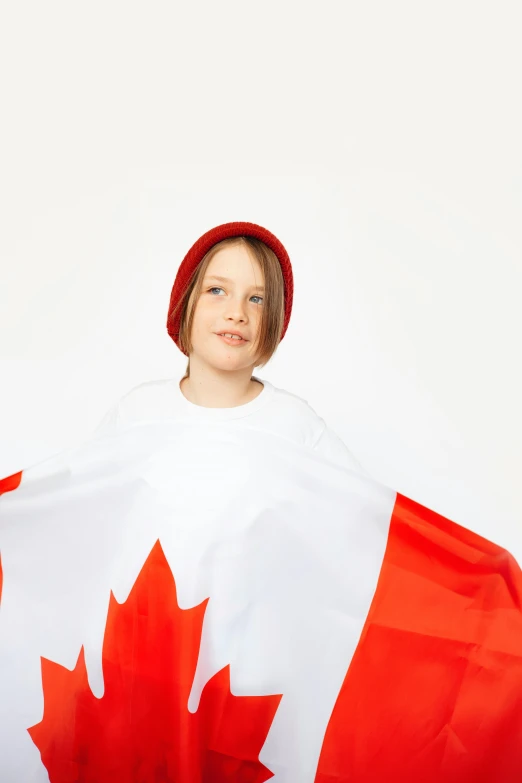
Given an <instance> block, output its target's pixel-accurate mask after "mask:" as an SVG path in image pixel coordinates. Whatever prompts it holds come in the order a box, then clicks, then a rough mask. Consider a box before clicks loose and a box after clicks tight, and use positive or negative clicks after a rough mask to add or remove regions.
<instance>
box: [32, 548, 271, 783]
mask: <svg viewBox="0 0 522 783" xmlns="http://www.w3.org/2000/svg"><path fill="white" fill-rule="evenodd" d="M207 602H208V599H206V600H205V601H203V603H201V604H199V606H195V607H193V608H191V609H186V610H183V609H180V608H179V606H178V603H177V596H176V585H175V581H174V577H173V575H172V572H171V570H170V567H169V565H168V563H167V560H166V558H165V555H164V553H163V550H162V548H161V545H160V543H159V541H157V542H156V544H155V545H154V547H153V549H152V551H151V553H150V555H149V557H148V558H147V560H146V562H145V564H144V566H143V568H142V570H141V572H140V574H139V575H138V578H137V579H136V582H135V584H134V586H133V588H132V590H131V592H130V594H129V596H128V598H127V600H126V601H125V603H123V604H118V602H117V601H116V599H115V598H114V595H112V593H111V597H110V603H109V610H108V616H107V624H106V628H105V638H104V642H103V676H104V683H105V692H104V695H103V696H102V697H101V698H100V699H98V698H96V697H95V696H94V695H93V694H92V692H91V690H90V688H89V684H88V681H87V672H86V668H85V659H84V652H83V647H82V649H81V650H80V654H79V656H78V660H77V662H76V666H75V668H74V669H73V670H72V671H71V670H69V669H66V668H65V667H63V666H60V665H59V664H57V663H54V662H53V661H49V660H47V659H45V658H42V683H43V691H44V714H43V719H42V721H41V722H40V723H38V724H36V725H35V726H32V727H31V728H30V729H29V730H28V731H29V734H30V735H31V738H32V740H33V742H34V743H35V745H36V746H37V747H38V749H39V750H40V754H41V757H42V761H43V763H44V765H45V767H46V769H47V772H48V774H49V779H50V781H51V783H224V782H225V781H227V782H228V783H263V781H266V780H268V779H269V778H271V777H273V775H272V773H271V772H270V770H268V769H267V768H266V767H265V766H264V765H263V764H262V763H261V762H260V761H259V752H260V750H261V747H262V746H263V743H264V741H265V739H266V735H267V733H268V730H269V728H270V725H271V723H272V720H273V718H274V715H275V712H276V710H277V707H278V705H279V701H280V699H281V696H280V695H274V696H233V695H232V694H231V692H230V674H229V667H228V666H226V667H225V668H224V669H222V670H221V671H220V672H218V673H217V674H216V675H214V677H213V678H212V679H211V680H210V681H209V682H208V683H207V685H206V686H205V688H204V689H203V692H202V695H201V700H200V704H199V708H198V710H197V712H195V713H190V712H189V711H188V706H187V705H188V698H189V694H190V690H191V687H192V682H193V679H194V674H195V670H196V664H197V660H198V654H199V646H200V640H201V630H202V625H203V617H204V614H205V610H206V605H207Z"/></svg>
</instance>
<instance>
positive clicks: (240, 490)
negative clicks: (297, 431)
mask: <svg viewBox="0 0 522 783" xmlns="http://www.w3.org/2000/svg"><path fill="white" fill-rule="evenodd" d="M0 493H1V495H0V563H1V566H0V781H1V782H2V783H44V782H48V781H51V783H224V782H225V781H227V782H230V783H262V781H267V780H273V781H274V782H275V783H363V782H364V783H380V782H381V781H382V782H384V781H386V782H387V783H389V782H390V781H392V782H394V781H400V782H401V783H520V781H522V609H521V598H522V573H521V570H520V568H519V566H518V565H517V563H516V561H515V560H514V558H513V557H511V555H510V554H509V553H508V552H507V551H505V550H504V549H502V548H500V547H498V546H496V545H494V544H493V543H490V542H489V541H488V540H486V539H484V538H481V537H480V536H478V535H476V534H474V533H473V532H471V531H470V530H467V529H465V528H463V527H461V526H459V525H458V524H456V523H454V522H452V521H450V520H448V519H446V518H444V517H442V516H441V515H439V514H437V513H435V512H434V511H431V510H429V509H428V508H426V507H424V506H422V505H420V504H419V503H417V502H415V501H413V500H411V499H409V498H407V497H405V496H403V495H401V494H399V493H397V492H395V491H393V490H392V489H390V488H389V487H386V486H384V485H382V484H379V483H378V482H376V481H374V480H372V479H371V478H369V477H367V476H364V475H361V474H359V473H355V472H352V471H349V470H348V469H346V468H344V467H342V466H340V465H337V464H335V463H334V462H332V461H329V460H327V459H325V457H323V456H320V455H318V454H317V453H315V452H314V451H313V450H312V449H310V448H308V447H305V446H300V445H297V444H295V443H293V442H290V441H289V440H287V439H285V438H282V437H279V436H277V435H274V434H271V433H270V434H269V433H265V432H258V433H253V432H252V431H250V432H249V431H241V430H237V431H232V432H231V431H230V430H225V429H224V428H222V427H220V425H219V423H215V424H213V423H206V424H205V425H204V426H203V425H202V424H197V425H194V424H190V423H186V424H185V423H180V422H177V421H176V422H174V421H171V422H168V421H164V420H162V421H161V422H154V421H148V422H141V423H138V424H134V425H132V426H129V427H128V428H127V429H124V430H123V431H121V432H119V433H117V434H111V435H104V436H95V437H92V438H90V439H89V440H88V441H86V442H85V443H82V444H81V445H80V446H77V447H74V448H72V449H69V450H67V451H65V452H62V453H61V454H59V455H56V456H54V457H51V458H50V459H47V460H45V461H43V462H40V463H39V464H37V465H33V466H31V467H29V468H28V469H27V470H23V471H21V472H20V473H17V474H14V475H12V476H9V477H7V478H5V479H3V480H2V481H1V482H0Z"/></svg>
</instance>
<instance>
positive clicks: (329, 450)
mask: <svg viewBox="0 0 522 783" xmlns="http://www.w3.org/2000/svg"><path fill="white" fill-rule="evenodd" d="M274 398H275V408H276V411H277V418H278V420H279V428H280V430H282V431H283V432H284V433H285V434H288V436H289V437H291V438H292V439H295V440H298V441H299V442H301V443H303V444H304V445H306V446H309V447H310V448H312V449H313V450H314V451H315V452H316V453H317V454H320V455H321V456H322V457H324V458H325V459H327V460H329V461H331V462H334V463H336V464H338V465H342V466H343V467H344V468H347V469H348V470H351V471H354V472H356V473H361V474H365V475H366V476H369V474H368V473H367V471H366V470H364V468H363V467H362V466H361V464H360V463H359V461H358V460H357V459H356V457H355V456H354V454H353V453H352V452H351V450H350V449H349V448H348V446H347V445H346V444H345V443H344V441H343V440H342V439H341V438H340V437H339V435H337V434H336V433H335V431H334V430H333V429H331V427H329V426H328V424H327V423H326V421H325V420H324V419H323V418H322V417H321V416H320V415H319V414H318V413H317V412H316V410H315V409H314V408H313V407H312V406H311V405H310V403H309V402H308V400H306V399H305V398H304V397H300V396H299V395H297V394H294V393H292V392H289V391H286V390H285V389H280V388H278V387H276V393H275V394H274Z"/></svg>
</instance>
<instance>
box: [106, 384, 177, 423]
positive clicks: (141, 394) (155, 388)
mask: <svg viewBox="0 0 522 783" xmlns="http://www.w3.org/2000/svg"><path fill="white" fill-rule="evenodd" d="M173 382H174V381H173V379H172V378H158V379H156V380H150V381H143V382H141V383H138V384H136V386H133V387H132V388H130V389H129V390H128V391H126V392H125V393H124V394H122V395H121V396H120V397H118V398H117V399H116V400H115V401H114V402H113V403H112V405H111V406H110V408H109V410H108V411H107V413H106V414H105V416H104V417H103V419H102V420H101V422H100V424H99V425H98V427H97V428H96V430H95V435H107V434H110V433H111V432H114V431H116V430H118V429H119V428H120V427H121V426H122V425H123V424H124V423H128V422H129V421H133V420H135V419H139V418H141V417H142V416H143V415H144V414H145V415H146V413H147V411H150V410H155V409H157V407H158V404H159V403H160V402H161V401H162V400H165V399H167V398H168V395H169V391H170V390H171V389H172V383H173Z"/></svg>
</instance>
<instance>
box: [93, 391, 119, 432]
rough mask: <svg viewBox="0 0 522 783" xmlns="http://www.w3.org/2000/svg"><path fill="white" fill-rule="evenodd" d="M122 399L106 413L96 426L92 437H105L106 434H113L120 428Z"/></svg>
mask: <svg viewBox="0 0 522 783" xmlns="http://www.w3.org/2000/svg"><path fill="white" fill-rule="evenodd" d="M120 402H121V401H120V400H118V401H117V402H115V403H114V404H113V405H111V407H110V408H109V410H108V411H107V412H106V413H105V416H104V417H103V418H102V420H101V421H100V423H99V424H98V426H97V427H96V428H95V430H94V432H93V435H92V437H93V438H103V437H105V436H106V435H113V434H114V433H115V432H116V431H117V430H118V425H119V420H120Z"/></svg>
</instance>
